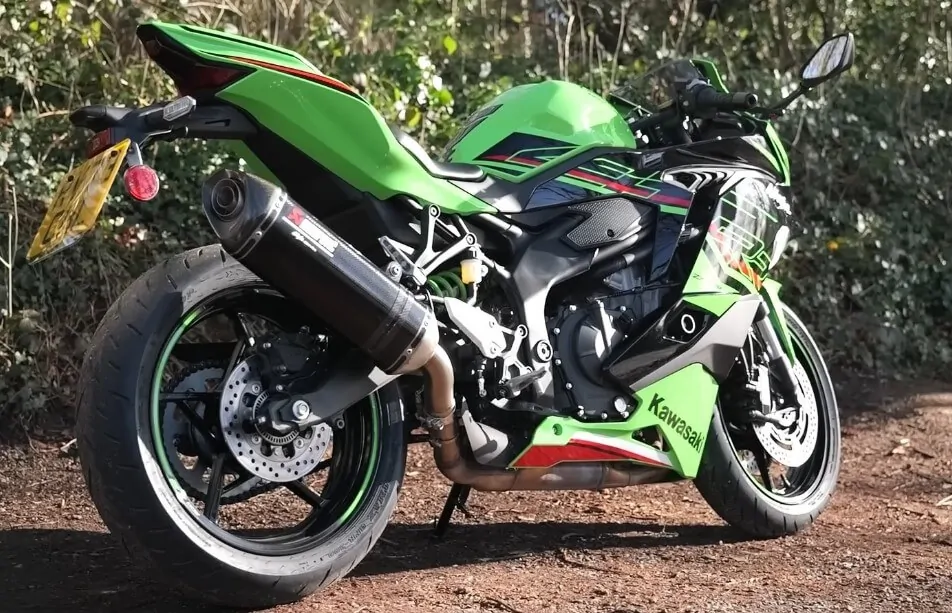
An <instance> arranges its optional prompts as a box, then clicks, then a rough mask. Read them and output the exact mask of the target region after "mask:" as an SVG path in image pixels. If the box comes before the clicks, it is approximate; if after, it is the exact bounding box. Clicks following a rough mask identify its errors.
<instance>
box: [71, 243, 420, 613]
mask: <svg viewBox="0 0 952 613" xmlns="http://www.w3.org/2000/svg"><path fill="white" fill-rule="evenodd" d="M328 298H329V299H332V298H333V297H328ZM222 339H226V340H222ZM189 341H190V342H189ZM272 346H274V347H275V348H280V354H281V356H284V357H285V358H287V363H288V364H291V365H292V368H293V364H294V360H295V359H297V360H298V363H300V360H301V359H302V358H303V356H310V357H312V358H314V359H315V360H318V362H313V361H312V362H310V363H311V364H315V363H317V364H320V363H321V362H320V361H319V360H321V359H324V358H323V357H321V356H324V354H325V353H327V354H328V355H327V356H325V357H326V358H327V360H326V361H327V362H328V363H329V366H328V367H327V370H326V371H325V372H328V373H332V372H333V366H332V365H333V358H332V357H331V356H330V353H329V352H332V351H333V348H334V347H336V346H337V345H336V344H335V340H334V339H333V338H332V336H331V335H330V334H328V333H322V331H321V329H320V323H319V322H313V321H310V320H308V317H307V315H306V314H303V313H302V310H301V309H300V308H298V307H297V306H296V305H294V304H292V303H290V302H289V301H288V300H287V299H286V298H284V297H283V296H281V295H279V294H277V293H276V292H274V291H273V290H270V289H269V288H268V287H267V286H265V285H264V284H263V283H262V282H261V281H260V279H258V278H257V277H255V276H254V275H253V274H252V273H251V272H250V271H248V270H247V269H245V268H244V267H242V266H241V265H240V264H239V263H238V262H236V261H235V260H233V259H231V258H229V257H228V256H227V255H226V254H225V253H224V252H223V251H222V250H221V249H220V248H219V247H217V246H215V247H205V248H202V249H196V250H193V251H189V252H187V253H184V254H182V255H179V256H175V257H173V258H171V259H169V260H168V261H167V262H165V263H164V264H161V265H159V266H156V267H155V268H153V269H152V270H150V271H149V272H147V273H145V274H144V275H143V276H141V277H140V278H139V279H138V280H136V281H135V283H133V284H132V285H131V286H130V287H129V288H128V289H127V290H126V291H125V292H124V294H123V295H122V296H121V297H120V298H119V300H118V301H117V302H116V303H115V304H114V305H113V306H112V307H111V308H110V309H109V311H108V313H107V314H106V316H105V317H104V319H103V322H102V323H101V324H100V326H99V329H98V330H97V332H96V334H95V336H94V338H93V340H92V343H91V348H90V351H89V353H88V354H87V356H86V360H85V363H84V366H83V376H82V381H81V386H82V387H81V395H80V400H79V407H78V413H77V439H78V441H79V452H80V459H81V463H82V466H83V474H84V477H85V479H86V483H87V486H88V488H89V491H90V493H91V496H92V499H93V501H94V503H95V505H96V507H97V508H98V510H99V512H100V515H101V516H102V518H103V520H104V521H105V523H106V525H107V526H108V527H109V529H110V531H111V532H112V533H113V534H115V535H117V536H118V537H119V538H120V539H121V541H122V543H123V544H124V545H125V548H126V549H127V551H128V552H129V553H130V554H132V555H133V556H134V557H136V558H138V559H140V560H143V561H145V562H148V563H150V564H151V565H152V566H153V567H155V568H156V569H157V570H158V571H159V572H160V574H161V575H163V576H165V577H166V578H167V579H168V580H169V581H170V582H171V583H172V584H173V585H174V586H175V587H176V588H183V589H184V591H186V592H187V593H189V594H191V595H193V596H195V597H197V598H198V599H201V600H203V601H206V602H211V603H215V604H220V605H225V606H229V607H241V608H265V607H270V606H274V605H276V604H281V603H287V602H292V601H296V600H299V599H300V598H302V597H303V596H305V595H307V594H309V593H312V592H314V591H316V590H318V589H320V588H323V587H326V586H328V585H329V584H331V583H333V582H334V581H336V580H337V579H339V578H341V577H342V576H344V575H345V574H347V573H348V572H350V570H351V569H352V568H353V567H354V566H355V565H356V564H357V563H358V562H360V561H361V560H362V559H363V558H364V556H366V555H367V553H368V552H369V550H370V548H371V547H373V545H374V543H375V542H376V540H377V539H378V538H379V536H380V534H381V533H382V532H383V529H384V528H385V527H386V524H387V522H388V521H389V519H390V516H391V514H392V512H393V509H394V506H395V505H396V502H397V497H398V494H399V490H400V487H401V484H402V479H403V472H404V468H405V462H406V437H405V434H404V430H405V429H404V425H403V408H402V405H401V402H400V397H399V393H398V392H397V391H396V388H395V384H391V386H388V387H385V388H382V389H381V390H379V391H378V392H377V393H375V394H374V395H373V396H371V397H368V398H367V399H366V400H365V401H363V402H360V403H357V404H355V405H354V406H352V407H351V408H349V409H347V410H346V411H345V412H344V413H343V414H342V415H341V416H340V417H339V418H337V419H335V420H333V423H330V424H327V423H322V424H320V425H317V426H313V427H311V428H309V429H301V430H300V431H294V430H288V429H287V428H286V427H279V426H280V425H281V424H282V423H284V424H285V425H286V423H287V422H277V421H274V416H275V414H276V412H277V410H278V409H275V408H273V407H274V406H276V405H274V404H273V403H275V402H277V401H278V399H277V398H276V396H280V394H275V388H277V389H278V391H280V389H281V387H282V386H281V385H277V386H275V385H274V384H273V383H269V379H268V377H267V376H266V375H262V373H258V372H255V368H258V367H260V364H261V363H262V360H261V359H260V358H256V357H255V351H257V350H260V348H262V347H264V348H265V349H270V348H271V347H272ZM322 352H324V353H322ZM295 356H297V357H296V358H295ZM279 368H280V369H281V372H293V370H288V367H287V366H285V365H284V362H282V364H281V366H280V367H279ZM328 376H330V375H328ZM223 396H224V397H223ZM278 406H279V405H278ZM280 410H283V409H280ZM232 416H239V417H240V419H235V418H233V417H232Z"/></svg>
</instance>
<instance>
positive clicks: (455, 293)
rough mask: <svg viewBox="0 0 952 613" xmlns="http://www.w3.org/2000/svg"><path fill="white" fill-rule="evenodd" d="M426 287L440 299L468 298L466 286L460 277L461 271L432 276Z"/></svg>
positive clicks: (455, 270)
mask: <svg viewBox="0 0 952 613" xmlns="http://www.w3.org/2000/svg"><path fill="white" fill-rule="evenodd" d="M426 286H427V287H428V288H430V292H432V293H433V295H434V296H439V297H440V298H466V294H467V293H468V292H467V290H466V284H465V283H463V279H461V278H460V276H459V269H458V268H457V269H454V270H447V271H444V272H438V273H436V274H434V275H431V276H430V277H429V278H428V279H427V280H426Z"/></svg>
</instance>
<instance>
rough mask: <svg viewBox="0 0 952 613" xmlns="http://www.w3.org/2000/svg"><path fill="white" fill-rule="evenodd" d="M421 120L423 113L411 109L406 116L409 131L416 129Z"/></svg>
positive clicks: (416, 109)
mask: <svg viewBox="0 0 952 613" xmlns="http://www.w3.org/2000/svg"><path fill="white" fill-rule="evenodd" d="M421 119H423V113H421V112H420V109H418V108H416V107H413V108H412V109H410V112H409V114H408V116H407V127H408V128H410V129H413V128H415V127H417V126H418V125H420V120H421Z"/></svg>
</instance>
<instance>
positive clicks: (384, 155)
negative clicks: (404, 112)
mask: <svg viewBox="0 0 952 613" xmlns="http://www.w3.org/2000/svg"><path fill="white" fill-rule="evenodd" d="M151 25H153V26H155V27H156V28H158V29H160V30H162V32H164V33H165V34H167V35H168V36H170V37H172V38H174V39H175V40H176V41H177V42H179V43H181V44H182V45H185V46H187V47H188V48H189V49H191V50H192V51H193V52H194V53H196V54H197V55H199V56H200V57H204V58H207V59H210V60H214V61H217V62H219V63H220V62H222V61H229V62H236V63H238V64H239V65H242V66H243V67H245V68H251V69H253V72H252V73H251V74H249V75H248V76H246V77H244V78H242V79H241V80H239V81H238V82H236V83H234V84H233V85H231V86H229V87H227V88H225V89H224V90H222V91H221V92H219V94H218V97H219V98H221V99H222V100H225V101H226V102H229V103H231V104H234V105H235V106H237V107H238V108H240V109H243V110H244V111H246V112H248V113H249V114H250V115H251V116H252V117H254V119H255V120H256V121H257V122H258V123H259V124H260V125H261V126H263V127H265V128H267V129H268V130H270V131H271V132H274V133H275V134H277V135H278V136H279V137H281V138H282V139H284V140H285V141H287V142H288V143H290V144H291V145H293V146H294V147H295V148H297V149H299V150H300V151H301V152H303V153H304V154H306V155H308V156H309V157H311V158H312V159H314V160H315V161H317V162H318V163H319V164H321V165H322V166H324V167H325V168H327V169H328V170H329V171H330V172H332V173H334V174H335V175H337V176H339V177H341V178H342V179H343V180H344V181H346V182H347V183H349V184H350V185H351V186H353V187H355V188H356V189H358V190H361V191H365V192H368V193H370V194H372V195H374V196H375V197H377V198H378V199H381V200H385V199H388V198H391V197H393V196H395V195H399V194H406V195H409V196H412V197H414V198H416V199H418V200H420V201H422V202H425V203H430V204H434V205H436V206H438V207H440V208H441V209H443V210H444V211H446V212H450V213H457V214H461V215H469V214H474V213H495V212H496V209H495V208H493V207H492V206H490V205H488V204H486V203H485V202H483V201H482V200H479V199H478V198H476V197H475V196H472V195H471V194H468V193H467V192H465V191H463V190H462V189H460V188H458V187H456V186H455V185H453V184H452V183H450V182H449V181H445V180H442V179H438V178H435V177H432V176H431V175H430V174H429V173H427V172H426V170H425V169H424V168H423V167H422V166H421V165H420V164H419V163H418V162H417V161H416V159H414V158H413V156H411V155H410V153H408V152H407V150H406V149H404V148H403V147H402V146H401V145H400V144H399V143H398V142H397V140H396V138H395V137H394V136H393V133H392V132H391V131H390V129H389V127H388V126H387V124H386V121H385V120H384V118H383V117H382V116H381V115H380V113H378V112H377V110H376V109H374V108H373V107H372V106H370V105H369V104H368V103H367V102H366V101H365V100H363V99H362V98H361V97H359V96H357V95H351V94H348V93H346V92H343V91H339V90H337V89H334V88H332V87H328V86H327V85H324V84H321V83H315V82H313V81H310V80H307V79H304V78H301V77H297V76H293V75H288V74H283V73H281V72H278V71H276V70H272V69H269V68H263V67H260V66H258V65H256V64H254V63H251V62H249V63H243V62H241V60H242V59H248V60H252V61H257V62H267V63H270V64H277V65H280V66H283V67H286V68H292V69H294V70H303V71H307V72H311V73H314V74H321V73H320V72H319V71H318V70H317V69H316V68H315V67H314V66H313V65H312V64H311V63H309V62H308V61H307V60H305V59H304V58H302V57H301V56H300V55H298V54H296V53H292V52H290V51H285V50H282V49H280V48H278V47H274V46H272V45H265V44H264V43H260V42H257V41H253V40H249V39H247V38H243V37H240V36H233V35H227V34H224V33H222V32H218V31H215V30H207V29H202V28H193V27H191V26H181V25H171V24H164V23H158V22H152V23H151ZM277 163H280V160H278V161H277Z"/></svg>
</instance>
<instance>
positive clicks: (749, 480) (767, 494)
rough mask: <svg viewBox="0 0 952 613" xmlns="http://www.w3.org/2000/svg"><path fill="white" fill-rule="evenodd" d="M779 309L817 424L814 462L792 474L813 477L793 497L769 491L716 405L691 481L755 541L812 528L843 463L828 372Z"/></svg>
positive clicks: (797, 324) (801, 329) (803, 333)
mask: <svg viewBox="0 0 952 613" xmlns="http://www.w3.org/2000/svg"><path fill="white" fill-rule="evenodd" d="M783 308H784V315H785V317H786V320H787V325H788V327H789V330H790V336H791V339H792V341H793V345H794V349H795V352H796V357H797V360H798V361H799V362H800V364H801V365H802V366H803V367H804V369H805V371H806V373H807V376H808V378H809V379H810V381H811V384H812V387H813V393H814V396H815V398H816V401H817V405H818V406H817V408H818V413H819V421H820V423H819V436H818V438H817V443H816V448H815V450H814V452H813V458H812V459H811V460H810V461H809V462H808V463H807V464H806V465H805V466H804V467H803V468H802V469H794V470H803V471H806V470H811V471H814V472H815V475H814V476H813V477H812V478H811V479H810V483H809V485H805V486H804V487H803V489H802V491H796V492H793V493H794V494H795V495H791V496H780V495H776V494H775V493H773V492H772V491H768V489H767V488H765V487H764V484H763V483H761V482H758V481H757V480H756V479H755V478H754V477H753V476H752V474H751V472H750V471H749V470H748V469H747V468H746V467H745V465H744V463H742V462H741V459H740V458H739V457H738V451H737V447H736V446H735V443H734V442H733V440H732V438H731V434H730V432H729V427H728V421H727V419H726V418H725V412H724V410H722V408H721V406H718V408H717V409H716V410H715V412H714V419H713V420H712V423H711V429H710V434H709V436H708V440H707V444H706V447H705V450H704V457H703V458H702V461H701V468H700V470H699V471H698V475H697V478H696V479H695V481H694V483H695V486H696V487H697V489H698V491H699V492H700V493H701V496H702V497H703V498H704V499H705V500H706V501H707V503H708V504H709V505H710V506H711V508H712V509H713V510H714V511H715V512H716V513H717V514H718V515H719V516H720V517H721V518H722V519H724V521H726V522H727V523H728V524H730V525H731V526H732V527H734V528H737V529H739V530H741V531H742V532H745V533H746V534H748V535H750V536H753V537H755V538H776V537H780V536H787V535H792V534H795V533H797V532H800V531H801V530H803V529H805V528H807V527H808V526H810V525H811V524H812V523H813V522H814V521H815V520H816V518H817V517H818V516H819V515H820V513H821V512H822V511H823V510H824V509H825V508H826V507H827V505H828V504H829V502H830V498H831V496H832V495H833V492H834V490H835V489H836V483H837V479H838V477H839V472H840V465H841V462H842V449H841V446H842V441H841V433H840V419H839V409H838V407H837V403H836V395H835V392H834V389H833V382H832V380H831V379H830V374H829V371H828V370H827V368H826V364H825V363H824V361H823V357H822V355H821V354H820V350H819V349H818V348H817V345H816V343H815V342H814V340H813V338H812V337H811V336H810V334H809V332H808V331H807V329H806V326H805V325H804V324H803V322H802V321H801V320H800V318H799V317H797V316H796V314H795V313H794V312H793V311H792V310H790V309H789V308H788V307H787V306H785V305H784V307H783ZM725 408H726V407H725Z"/></svg>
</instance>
